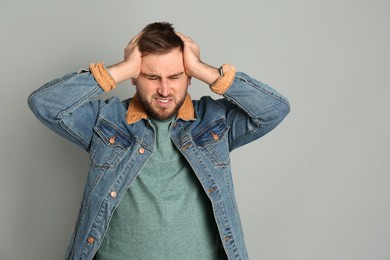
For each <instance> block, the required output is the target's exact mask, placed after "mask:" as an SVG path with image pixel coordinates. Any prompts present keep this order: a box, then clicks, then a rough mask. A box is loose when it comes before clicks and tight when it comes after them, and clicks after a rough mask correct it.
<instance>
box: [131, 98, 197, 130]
mask: <svg viewBox="0 0 390 260" xmlns="http://www.w3.org/2000/svg"><path fill="white" fill-rule="evenodd" d="M147 118H148V114H147V113H146V111H145V109H144V107H143V106H142V104H141V103H140V102H139V100H138V95H137V93H135V94H134V96H133V99H132V100H131V102H130V105H129V108H128V109H127V114H126V121H127V123H128V124H134V123H136V122H138V121H139V120H141V119H147ZM176 119H183V120H185V121H192V120H195V119H196V117H195V110H194V105H193V104H192V100H191V97H190V94H188V93H187V95H186V97H185V100H184V103H183V105H182V106H181V107H180V109H179V111H178V113H177V116H176Z"/></svg>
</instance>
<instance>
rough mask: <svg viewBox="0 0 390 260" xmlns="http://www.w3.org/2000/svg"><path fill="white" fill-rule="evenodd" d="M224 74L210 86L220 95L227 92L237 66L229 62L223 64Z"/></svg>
mask: <svg viewBox="0 0 390 260" xmlns="http://www.w3.org/2000/svg"><path fill="white" fill-rule="evenodd" d="M222 69H223V75H222V76H221V77H220V78H219V79H218V80H217V81H216V82H215V83H214V84H212V85H211V86H210V88H211V90H212V91H213V92H215V93H217V94H219V95H222V94H223V93H225V92H226V91H227V90H228V89H229V88H230V86H231V85H232V83H233V80H234V76H235V75H236V68H235V67H234V66H231V65H229V64H223V65H222Z"/></svg>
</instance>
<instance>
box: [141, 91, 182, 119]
mask: <svg viewBox="0 0 390 260" xmlns="http://www.w3.org/2000/svg"><path fill="white" fill-rule="evenodd" d="M137 96H138V100H139V102H140V103H141V104H142V106H143V107H144V109H145V111H146V113H147V114H148V115H149V116H150V117H152V118H154V119H157V120H161V121H162V120H167V119H170V118H172V117H173V116H175V115H176V114H177V112H178V111H179V109H180V108H181V106H182V105H183V103H184V100H185V97H186V95H184V96H183V97H180V99H179V100H176V98H175V97H174V96H168V97H163V96H160V95H158V94H156V95H154V96H152V100H151V101H148V99H147V98H146V97H145V96H143V95H142V94H141V93H140V92H139V91H137ZM155 98H171V99H172V100H173V104H172V106H170V107H158V106H154V105H153V100H154V99H155Z"/></svg>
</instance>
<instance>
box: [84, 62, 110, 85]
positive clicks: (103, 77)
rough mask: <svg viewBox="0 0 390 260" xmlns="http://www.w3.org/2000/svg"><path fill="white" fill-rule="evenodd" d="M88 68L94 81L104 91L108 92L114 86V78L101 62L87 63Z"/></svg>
mask: <svg viewBox="0 0 390 260" xmlns="http://www.w3.org/2000/svg"><path fill="white" fill-rule="evenodd" d="M89 70H90V71H91V73H92V75H93V77H94V78H95V80H96V82H97V83H98V84H99V86H100V87H101V88H102V89H103V90H104V91H105V92H108V91H110V90H112V89H113V88H115V87H116V82H115V80H114V79H113V78H112V77H111V75H110V73H109V72H108V71H107V69H106V68H105V67H104V64H103V62H99V63H91V64H89Z"/></svg>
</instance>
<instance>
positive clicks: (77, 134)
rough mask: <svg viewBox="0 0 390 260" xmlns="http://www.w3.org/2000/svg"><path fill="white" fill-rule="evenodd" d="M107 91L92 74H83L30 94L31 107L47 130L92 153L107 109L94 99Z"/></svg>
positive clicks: (102, 103)
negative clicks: (95, 129) (95, 130)
mask: <svg viewBox="0 0 390 260" xmlns="http://www.w3.org/2000/svg"><path fill="white" fill-rule="evenodd" d="M103 91H104V90H103V89H102V87H101V86H99V84H98V82H97V81H96V80H95V77H94V76H93V75H92V73H91V72H90V71H80V72H79V73H70V74H67V75H65V76H63V77H62V78H59V79H54V80H52V81H50V82H48V83H46V84H45V85H43V86H42V87H40V88H39V89H37V90H36V91H34V92H33V93H32V94H30V96H29V97H28V105H29V107H30V108H31V110H32V112H33V113H34V114H35V116H36V117H37V118H38V119H39V120H40V121H41V122H43V123H44V124H45V125H46V126H47V127H49V128H50V129H52V130H53V131H55V132H56V133H58V134H60V135H61V136H63V137H65V138H66V139H68V140H70V141H71V142H73V143H75V144H77V145H78V146H80V147H81V148H83V149H84V150H87V151H88V150H89V147H90V143H91V139H92V134H93V127H94V125H95V122H96V118H97V115H98V111H99V110H100V109H101V108H102V107H103V106H104V105H105V101H102V100H97V99H94V97H96V96H97V95H99V94H101V93H102V92H103Z"/></svg>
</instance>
